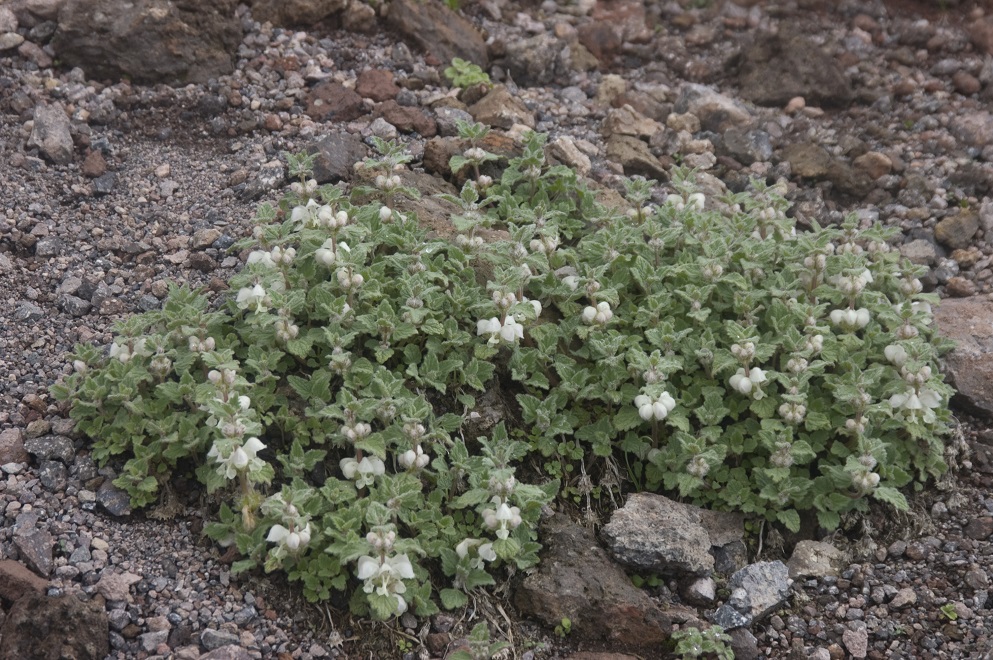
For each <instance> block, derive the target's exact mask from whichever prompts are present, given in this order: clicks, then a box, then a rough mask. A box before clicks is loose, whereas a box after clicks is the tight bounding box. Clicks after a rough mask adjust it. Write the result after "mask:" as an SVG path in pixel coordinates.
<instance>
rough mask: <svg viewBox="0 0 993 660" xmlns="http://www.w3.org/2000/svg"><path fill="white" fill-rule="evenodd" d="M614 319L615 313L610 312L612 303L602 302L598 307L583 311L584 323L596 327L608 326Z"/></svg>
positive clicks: (587, 308)
mask: <svg viewBox="0 0 993 660" xmlns="http://www.w3.org/2000/svg"><path fill="white" fill-rule="evenodd" d="M612 318H614V313H613V312H612V311H610V303H608V302H607V301H605V300H604V301H601V302H599V303H597V306H596V307H592V306H590V307H586V308H584V309H583V321H585V322H586V323H590V324H595V325H606V324H607V323H608V322H609V321H610V319H612Z"/></svg>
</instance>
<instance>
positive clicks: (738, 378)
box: [728, 367, 768, 399]
mask: <svg viewBox="0 0 993 660" xmlns="http://www.w3.org/2000/svg"><path fill="white" fill-rule="evenodd" d="M767 380H768V378H767V377H766V375H765V371H763V370H762V369H759V368H758V367H752V368H751V369H749V370H748V373H747V374H746V373H745V370H744V369H743V368H739V369H738V371H737V372H735V374H734V375H733V376H731V378H730V379H728V383H729V384H730V385H731V387H732V389H735V390H737V391H738V392H741V393H742V394H751V395H752V397H753V398H755V399H761V398H762V397H763V396H765V395H764V394H763V392H762V389H761V388H760V387H759V386H760V385H761V384H762V383H764V382H766V381H767Z"/></svg>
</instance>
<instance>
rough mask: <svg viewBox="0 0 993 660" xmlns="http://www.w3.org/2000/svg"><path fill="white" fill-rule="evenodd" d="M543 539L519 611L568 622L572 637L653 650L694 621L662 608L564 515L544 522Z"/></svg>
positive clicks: (520, 590) (517, 598)
mask: <svg viewBox="0 0 993 660" xmlns="http://www.w3.org/2000/svg"><path fill="white" fill-rule="evenodd" d="M542 539H544V541H545V543H544V546H545V550H544V556H543V557H542V562H541V563H540V564H539V565H538V567H537V568H536V569H535V570H534V572H532V573H531V574H530V575H528V576H527V577H525V578H524V579H523V580H521V582H520V584H519V585H518V586H517V588H516V590H515V593H514V596H513V598H514V604H515V605H516V606H517V608H518V609H519V610H520V611H521V612H523V613H525V614H527V615H530V616H533V617H535V618H536V619H538V620H539V621H541V622H542V623H544V624H545V625H547V626H549V627H554V626H557V625H559V624H560V623H561V621H562V619H563V618H568V619H569V620H570V621H571V622H572V631H573V632H572V634H573V635H578V636H579V637H581V638H583V639H587V640H591V641H593V640H597V641H613V642H623V643H625V644H632V645H636V646H644V647H652V646H656V645H658V644H660V643H662V641H664V640H665V639H666V638H667V637H668V636H669V633H670V632H671V630H672V625H673V623H674V622H677V621H680V620H689V619H694V618H695V616H694V614H693V613H692V612H690V611H688V610H685V609H684V608H681V607H679V606H676V605H673V606H672V607H670V608H668V609H666V610H663V609H662V608H660V607H659V606H658V605H657V604H656V603H655V602H654V601H653V600H652V599H651V598H649V597H648V595H647V594H645V593H644V592H643V591H641V590H640V589H637V588H635V587H634V585H632V584H631V580H630V579H629V578H628V577H627V575H626V574H625V573H624V571H623V570H622V569H621V568H620V566H618V565H616V564H615V563H613V562H612V561H610V559H609V558H608V557H607V554H606V553H605V552H604V551H603V549H602V548H600V546H599V545H598V544H597V542H596V539H594V538H593V535H592V534H591V533H590V532H589V530H586V529H584V528H582V527H579V526H577V525H575V524H573V523H572V522H571V521H569V520H568V519H567V518H565V517H564V516H562V515H559V514H557V515H555V516H553V517H552V518H551V519H550V520H549V521H548V522H547V523H545V525H544V527H543V530H542Z"/></svg>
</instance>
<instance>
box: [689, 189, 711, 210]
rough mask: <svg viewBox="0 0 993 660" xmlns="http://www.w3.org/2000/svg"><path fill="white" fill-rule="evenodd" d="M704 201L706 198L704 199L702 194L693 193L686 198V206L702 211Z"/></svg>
mask: <svg viewBox="0 0 993 660" xmlns="http://www.w3.org/2000/svg"><path fill="white" fill-rule="evenodd" d="M706 201H707V198H706V197H704V195H703V193H699V192H695V193H690V196H689V197H687V198H686V205H687V206H695V207H696V208H697V209H698V210H700V211H702V210H703V206H704V204H705V203H706Z"/></svg>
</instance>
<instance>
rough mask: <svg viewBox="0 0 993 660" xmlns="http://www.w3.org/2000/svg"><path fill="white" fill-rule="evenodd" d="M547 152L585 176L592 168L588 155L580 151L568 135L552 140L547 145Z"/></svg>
mask: <svg viewBox="0 0 993 660" xmlns="http://www.w3.org/2000/svg"><path fill="white" fill-rule="evenodd" d="M548 153H549V154H550V155H551V156H552V157H554V158H556V159H558V160H559V161H560V162H561V163H562V164H563V165H568V166H569V167H570V168H572V169H573V170H575V171H576V172H577V173H578V174H579V175H580V176H587V175H588V174H589V173H590V170H592V169H593V163H592V161H590V157H589V156H587V155H586V154H585V153H583V152H582V151H580V149H579V147H577V146H576V142H575V141H574V140H573V139H572V138H571V137H569V136H568V135H563V136H562V137H558V138H556V139H555V140H553V141H552V142H551V143H550V144H549V145H548Z"/></svg>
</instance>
